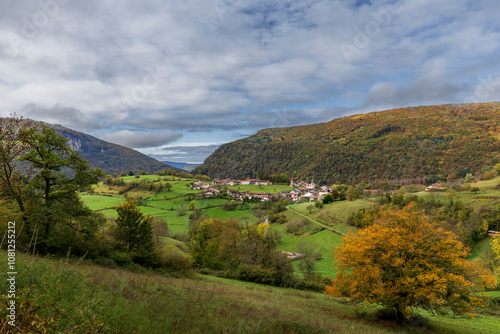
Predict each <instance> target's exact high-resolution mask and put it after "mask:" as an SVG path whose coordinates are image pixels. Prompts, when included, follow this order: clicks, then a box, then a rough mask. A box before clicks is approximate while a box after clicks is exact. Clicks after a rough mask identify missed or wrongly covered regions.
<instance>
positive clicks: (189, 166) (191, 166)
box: [163, 161, 202, 172]
mask: <svg viewBox="0 0 500 334" xmlns="http://www.w3.org/2000/svg"><path fill="white" fill-rule="evenodd" d="M163 162H164V163H166V164H168V165H170V166H174V167H177V168H180V169H183V170H185V171H187V172H191V171H192V170H193V169H195V168H196V167H198V166H201V165H202V164H188V163H184V162H173V161H163Z"/></svg>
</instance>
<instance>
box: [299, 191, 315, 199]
mask: <svg viewBox="0 0 500 334" xmlns="http://www.w3.org/2000/svg"><path fill="white" fill-rule="evenodd" d="M302 197H305V198H308V199H309V201H314V200H315V199H316V197H317V196H316V195H315V194H314V193H312V192H307V193H305V194H304V195H303V196H302Z"/></svg>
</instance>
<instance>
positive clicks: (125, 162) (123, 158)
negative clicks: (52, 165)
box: [0, 117, 181, 174]
mask: <svg viewBox="0 0 500 334" xmlns="http://www.w3.org/2000/svg"><path fill="white" fill-rule="evenodd" d="M2 121H3V118H1V117H0V123H1V122H2ZM25 122H26V124H32V123H35V124H44V125H46V126H49V127H51V128H54V129H55V130H56V131H57V132H59V133H60V134H61V135H63V136H64V137H65V138H67V139H68V144H69V145H70V146H71V148H73V149H74V150H75V151H78V152H79V153H80V155H81V156H82V157H83V158H84V159H85V160H87V161H88V162H89V165H90V166H91V167H93V168H101V169H102V170H103V171H105V172H107V173H111V174H113V173H121V172H125V173H128V172H129V171H133V172H137V171H142V170H145V171H147V172H149V173H154V172H155V171H158V170H162V169H172V170H179V171H180V170H181V169H179V168H176V167H173V166H170V165H168V164H165V163H163V162H160V161H158V160H156V159H153V158H151V157H148V156H147V155H144V154H142V153H140V152H137V151H135V150H133V149H130V148H127V147H124V146H121V145H117V144H112V143H108V142H106V141H104V140H101V139H98V138H95V137H93V136H91V135H88V134H86V133H83V132H78V131H75V130H71V129H68V128H66V127H64V126H61V125H54V124H48V123H44V122H39V121H32V120H28V119H26V120H25Z"/></svg>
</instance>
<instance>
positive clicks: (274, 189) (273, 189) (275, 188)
mask: <svg viewBox="0 0 500 334" xmlns="http://www.w3.org/2000/svg"><path fill="white" fill-rule="evenodd" d="M228 189H233V190H238V191H240V192H245V191H251V192H254V193H270V194H276V193H279V192H281V191H290V190H293V189H294V188H293V187H290V186H289V185H282V184H276V185H274V184H273V185H270V186H255V185H238V186H229V187H228Z"/></svg>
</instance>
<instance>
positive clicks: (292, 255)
mask: <svg viewBox="0 0 500 334" xmlns="http://www.w3.org/2000/svg"><path fill="white" fill-rule="evenodd" d="M282 253H284V254H286V256H287V257H288V258H289V259H291V260H295V259H298V258H301V257H303V256H305V254H301V253H295V252H285V251H283V252H282Z"/></svg>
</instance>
